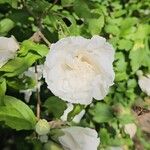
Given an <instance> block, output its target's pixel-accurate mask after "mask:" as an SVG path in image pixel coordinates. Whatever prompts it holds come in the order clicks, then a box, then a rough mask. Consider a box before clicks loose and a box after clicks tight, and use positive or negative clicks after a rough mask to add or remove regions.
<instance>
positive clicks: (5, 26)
mask: <svg viewBox="0 0 150 150" xmlns="http://www.w3.org/2000/svg"><path fill="white" fill-rule="evenodd" d="M14 26H15V24H14V22H13V21H12V20H11V19H9V18H5V19H2V20H1V21H0V35H3V36H5V35H6V34H7V32H9V31H10V30H11V29H12V28H13V27H14Z"/></svg>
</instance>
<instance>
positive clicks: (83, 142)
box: [58, 127, 100, 150]
mask: <svg viewBox="0 0 150 150" xmlns="http://www.w3.org/2000/svg"><path fill="white" fill-rule="evenodd" d="M61 130H62V131H63V132H64V135H62V136H60V137H59V138H58V140H59V142H60V143H61V145H62V146H63V148H64V150H88V149H89V150H97V147H98V145H99V143H100V140H99V138H98V134H97V132H96V131H95V130H94V129H90V128H83V127H69V128H64V129H61Z"/></svg>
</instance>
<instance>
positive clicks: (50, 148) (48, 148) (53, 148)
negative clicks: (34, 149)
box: [44, 141, 63, 150]
mask: <svg viewBox="0 0 150 150" xmlns="http://www.w3.org/2000/svg"><path fill="white" fill-rule="evenodd" d="M44 150H63V149H62V148H61V147H60V146H59V145H58V144H56V143H54V142H52V141H49V142H47V143H46V144H45V145H44Z"/></svg>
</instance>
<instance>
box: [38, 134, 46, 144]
mask: <svg viewBox="0 0 150 150" xmlns="http://www.w3.org/2000/svg"><path fill="white" fill-rule="evenodd" d="M39 139H40V141H41V142H42V143H46V142H48V135H41V136H40V138H39Z"/></svg>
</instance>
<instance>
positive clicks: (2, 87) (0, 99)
mask: <svg viewBox="0 0 150 150" xmlns="http://www.w3.org/2000/svg"><path fill="white" fill-rule="evenodd" d="M5 92H6V80H5V79H0V106H2V105H4V96H5Z"/></svg>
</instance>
